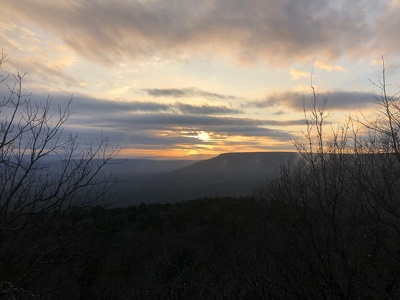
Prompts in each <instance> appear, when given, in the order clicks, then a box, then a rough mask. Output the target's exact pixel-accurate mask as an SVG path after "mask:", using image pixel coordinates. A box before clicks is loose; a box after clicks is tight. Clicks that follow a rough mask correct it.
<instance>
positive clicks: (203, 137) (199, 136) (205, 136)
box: [196, 131, 210, 142]
mask: <svg viewBox="0 0 400 300" xmlns="http://www.w3.org/2000/svg"><path fill="white" fill-rule="evenodd" d="M196 138H197V139H199V140H202V141H203V142H206V141H209V140H210V135H209V134H208V133H207V132H204V131H200V132H198V133H197V136H196Z"/></svg>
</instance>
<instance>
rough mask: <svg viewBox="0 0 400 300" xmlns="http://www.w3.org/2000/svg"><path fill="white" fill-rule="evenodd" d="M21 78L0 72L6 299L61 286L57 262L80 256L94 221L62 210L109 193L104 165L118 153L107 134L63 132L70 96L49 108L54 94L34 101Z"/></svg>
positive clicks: (1, 277) (0, 229) (0, 236)
mask: <svg viewBox="0 0 400 300" xmlns="http://www.w3.org/2000/svg"><path fill="white" fill-rule="evenodd" d="M6 60H7V56H6V54H4V53H2V54H1V56H0V67H1V66H2V65H3V64H4V63H5V62H6ZM23 79H24V75H23V74H20V73H17V74H16V75H1V77H0V84H2V86H1V90H2V91H3V92H4V93H5V94H4V95H3V96H2V98H1V99H0V117H1V119H0V257H1V259H0V294H2V295H6V296H7V297H9V298H13V297H15V298H21V297H24V296H37V297H42V296H43V295H42V293H45V292H48V290H49V289H53V288H54V287H55V286H56V285H57V284H55V283H54V284H53V282H52V281H51V280H50V278H51V275H54V273H52V270H53V269H54V266H55V265H61V264H65V263H66V262H68V261H71V260H73V259H75V258H76V257H78V256H79V255H80V253H79V252H76V251H78V250H77V249H76V248H74V247H75V246H74V245H76V244H77V243H78V242H80V241H81V239H82V236H83V235H84V234H85V233H86V232H87V231H85V230H86V229H85V228H87V227H88V226H89V225H88V223H87V221H85V220H76V221H71V220H72V218H66V217H65V216H66V215H68V214H70V212H71V211H73V210H74V209H76V208H84V207H90V206H92V205H104V204H106V201H109V200H110V198H109V196H110V192H111V187H112V185H113V184H114V182H115V181H114V180H113V179H112V177H110V175H107V174H105V173H103V172H102V169H103V167H104V166H105V165H106V164H108V163H110V161H111V159H112V158H113V157H115V155H116V154H117V153H118V149H114V148H111V147H110V145H109V143H108V139H107V138H106V137H100V138H98V139H97V140H94V141H93V142H89V143H86V144H85V145H80V144H79V143H78V136H77V135H72V134H66V133H65V132H63V126H64V124H65V122H67V120H68V118H69V116H70V112H69V107H70V104H71V101H69V102H68V103H66V105H65V107H61V106H59V107H58V111H57V113H56V114H52V113H51V99H50V98H48V99H46V100H44V101H43V102H41V103H38V104H36V103H34V102H33V101H31V100H30V98H29V96H26V94H25V92H24V91H23ZM10 81H11V83H10ZM49 156H51V157H53V158H56V161H54V162H51V161H50V160H48V159H47V158H48V157H49ZM69 279H71V278H69ZM69 279H68V280H69ZM46 280H48V281H47V282H46ZM65 284H67V281H66V282H65ZM46 288H47V289H46Z"/></svg>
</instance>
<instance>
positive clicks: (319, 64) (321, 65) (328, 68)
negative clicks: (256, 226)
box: [315, 60, 347, 72]
mask: <svg viewBox="0 0 400 300" xmlns="http://www.w3.org/2000/svg"><path fill="white" fill-rule="evenodd" d="M315 66H316V67H317V68H318V69H321V70H325V71H328V72H331V71H347V70H346V69H345V68H343V67H342V66H339V65H330V64H327V63H323V62H320V61H318V60H317V61H316V62H315Z"/></svg>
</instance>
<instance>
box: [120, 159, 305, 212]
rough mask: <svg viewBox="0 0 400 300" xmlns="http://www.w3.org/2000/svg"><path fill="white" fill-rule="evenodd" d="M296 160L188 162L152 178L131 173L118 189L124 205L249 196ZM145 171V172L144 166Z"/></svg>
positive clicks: (145, 174)
mask: <svg viewBox="0 0 400 300" xmlns="http://www.w3.org/2000/svg"><path fill="white" fill-rule="evenodd" d="M297 158H298V154H297V153H295V152H241V153H225V154H220V155H218V156H217V157H214V158H211V159H207V160H202V161H198V162H193V163H190V162H188V161H186V163H187V164H188V165H185V163H182V164H183V166H182V167H179V168H177V169H175V170H171V171H168V172H163V171H160V172H159V173H157V172H156V169H153V173H152V174H149V173H142V174H141V173H140V172H137V171H136V172H132V173H131V174H130V175H127V176H126V178H125V182H124V183H122V184H121V186H120V188H119V190H120V197H121V201H122V202H123V203H121V204H123V205H124V206H125V205H136V204H139V203H141V202H143V203H168V202H171V203H172V202H177V201H185V200H192V199H196V198H202V197H224V196H234V197H239V196H249V195H251V194H252V192H253V191H254V190H255V189H256V188H257V187H258V186H260V185H261V184H262V182H263V181H265V179H266V178H267V177H268V176H270V175H272V174H273V173H274V172H277V171H278V170H279V168H280V167H281V166H282V165H284V164H286V163H287V162H294V161H295V160H296V159H297ZM142 163H143V164H145V162H142ZM148 163H150V164H152V163H151V162H148ZM164 163H165V164H166V165H168V163H166V162H164ZM153 166H154V165H153ZM171 166H172V165H171ZM142 168H144V169H146V167H145V166H144V165H142Z"/></svg>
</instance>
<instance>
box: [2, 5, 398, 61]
mask: <svg viewBox="0 0 400 300" xmlns="http://www.w3.org/2000/svg"><path fill="white" fill-rule="evenodd" d="M394 3H397V2H393V1H387V2H385V1H382V2H381V3H380V4H379V5H377V4H376V3H375V2H365V1H360V2H359V1H356V2H352V3H351V4H349V3H348V1H344V0H339V1H336V2H335V5H330V2H327V1H321V0H310V1H305V2H304V1H303V2H301V3H299V2H291V3H290V5H288V4H287V3H286V2H280V1H255V2H253V3H252V4H251V5H249V4H248V3H244V2H242V1H237V0H236V1H231V0H221V1H194V0H188V1H184V2H182V1H178V0H170V1H167V2H165V1H156V2H154V1H146V2H143V1H127V0H125V1H118V2H114V1H107V2H104V1H100V0H98V1H90V3H89V2H82V1H69V2H62V3H61V2H54V1H53V2H44V1H38V0H35V1H33V0H20V1H7V2H5V3H3V4H2V7H1V9H2V12H8V14H9V15H12V16H13V18H14V19H15V20H26V21H29V22H31V23H32V24H34V25H35V26H37V27H38V28H41V29H43V30H47V31H50V32H51V33H52V34H53V35H55V36H58V37H60V39H62V40H63V41H64V42H65V43H66V44H67V45H69V46H70V47H71V48H72V49H74V51H76V52H77V53H79V54H80V55H82V56H84V57H86V58H88V59H92V60H96V61H99V62H103V63H105V64H113V63H115V62H116V61H118V60H120V59H121V58H122V59H124V58H126V59H139V58H143V57H157V58H158V61H166V60H170V59H176V58H177V57H187V56H188V55H195V56H196V55H199V54H201V55H217V56H226V55H227V54H229V55H230V56H232V58H234V59H236V60H237V61H242V62H256V61H258V60H265V61H268V62H270V63H274V64H282V65H284V64H286V63H287V62H288V61H293V60H297V61H304V59H310V58H312V57H315V54H316V53H318V54H319V56H320V57H322V58H326V59H329V58H337V57H340V56H342V55H349V56H352V57H360V56H369V55H370V54H371V53H372V51H373V49H372V48H371V47H370V46H371V45H373V44H377V42H378V40H379V41H380V43H381V44H385V42H382V41H384V40H386V39H388V38H390V37H391V34H390V32H389V31H388V30H386V29H384V30H383V31H382V33H381V34H380V35H378V36H376V35H375V34H372V32H373V31H374V30H373V29H376V28H381V27H382V26H383V25H384V27H385V28H391V30H392V32H396V28H397V27H394V26H395V25H396V23H395V22H391V23H387V18H386V17H387V16H385V15H384V14H385V13H388V14H389V13H390V15H396V14H397V13H398V11H397V10H398V9H399V8H398V5H393V4H394ZM389 7H390V12H389ZM237 12H240V13H237ZM363 12H367V13H363ZM3 14H4V13H2V15H3ZM105 20H107V21H105ZM396 40H397V39H393V41H392V42H391V43H390V45H389V46H388V49H387V51H388V52H389V53H394V52H395V51H397V49H398V46H399V42H397V41H396ZM396 46H397V48H395V47H396ZM277 49H279V51H277Z"/></svg>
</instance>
